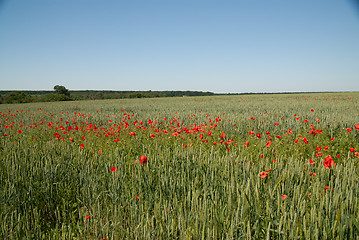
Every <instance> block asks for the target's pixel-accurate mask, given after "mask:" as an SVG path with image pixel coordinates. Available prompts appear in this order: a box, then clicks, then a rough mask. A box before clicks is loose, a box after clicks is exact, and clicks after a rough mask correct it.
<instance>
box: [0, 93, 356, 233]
mask: <svg viewBox="0 0 359 240" xmlns="http://www.w3.org/2000/svg"><path fill="white" fill-rule="evenodd" d="M358 100H359V93H321V94H319V93H317V94H288V95H285V94H280V95H240V96H210V97H181V98H152V99H121V100H97V101H77V102H54V103H29V104H14V105H0V112H1V113H0V124H1V125H0V134H1V136H0V150H1V152H0V159H1V160H0V238H3V239H23V238H25V239H31V238H32V239H358V238H359V218H358V216H359V201H358V197H359V178H358V174H359V153H358V152H359V125H358V124H359V104H358ZM141 156H142V157H141ZM143 156H146V157H147V162H146V161H144V160H145V158H144V157H143Z"/></svg>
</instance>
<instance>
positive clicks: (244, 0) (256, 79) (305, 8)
mask: <svg viewBox="0 0 359 240" xmlns="http://www.w3.org/2000/svg"><path fill="white" fill-rule="evenodd" d="M0 83H1V85H0V89H2V90H13V89H16V90H51V89H53V87H54V86H55V85H63V86H65V87H66V88H68V89H70V90H87V89H88V90H90V89H91V90H105V89H106V90H107V89H108V90H153V91H154V90H199V91H211V92H217V93H223V92H225V93H226V92H232V93H234V92H239V93H240V92H283V91H290V92H292V91H359V4H357V2H356V1H354V0H352V1H350V0H300V1H299V0H221V1H220V0H104V1H100V0H97V1H95V0H8V1H7V0H0Z"/></svg>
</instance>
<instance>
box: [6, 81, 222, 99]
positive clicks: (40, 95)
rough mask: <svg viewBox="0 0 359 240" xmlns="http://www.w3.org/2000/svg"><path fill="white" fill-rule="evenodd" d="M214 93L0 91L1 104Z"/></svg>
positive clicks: (62, 90) (65, 90) (60, 88)
mask: <svg viewBox="0 0 359 240" xmlns="http://www.w3.org/2000/svg"><path fill="white" fill-rule="evenodd" d="M212 95H215V94H214V93H212V92H201V91H151V90H149V91H106V90H78V91H70V90H68V89H67V88H66V87H64V86H60V85H56V86H54V90H53V91H0V104H9V103H28V102H54V101H69V100H100V99H122V98H158V97H185V96H212Z"/></svg>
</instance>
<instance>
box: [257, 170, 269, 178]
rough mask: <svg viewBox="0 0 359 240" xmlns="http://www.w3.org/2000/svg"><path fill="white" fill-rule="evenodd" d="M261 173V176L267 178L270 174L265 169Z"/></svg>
mask: <svg viewBox="0 0 359 240" xmlns="http://www.w3.org/2000/svg"><path fill="white" fill-rule="evenodd" d="M259 175H260V177H261V178H266V177H267V175H268V172H266V171H263V172H260V173H259Z"/></svg>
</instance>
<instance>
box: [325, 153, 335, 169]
mask: <svg viewBox="0 0 359 240" xmlns="http://www.w3.org/2000/svg"><path fill="white" fill-rule="evenodd" d="M323 164H324V167H325V168H328V169H329V168H332V167H333V166H335V165H337V164H336V163H335V162H334V160H333V158H332V156H330V155H328V156H327V157H326V158H325V161H323Z"/></svg>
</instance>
